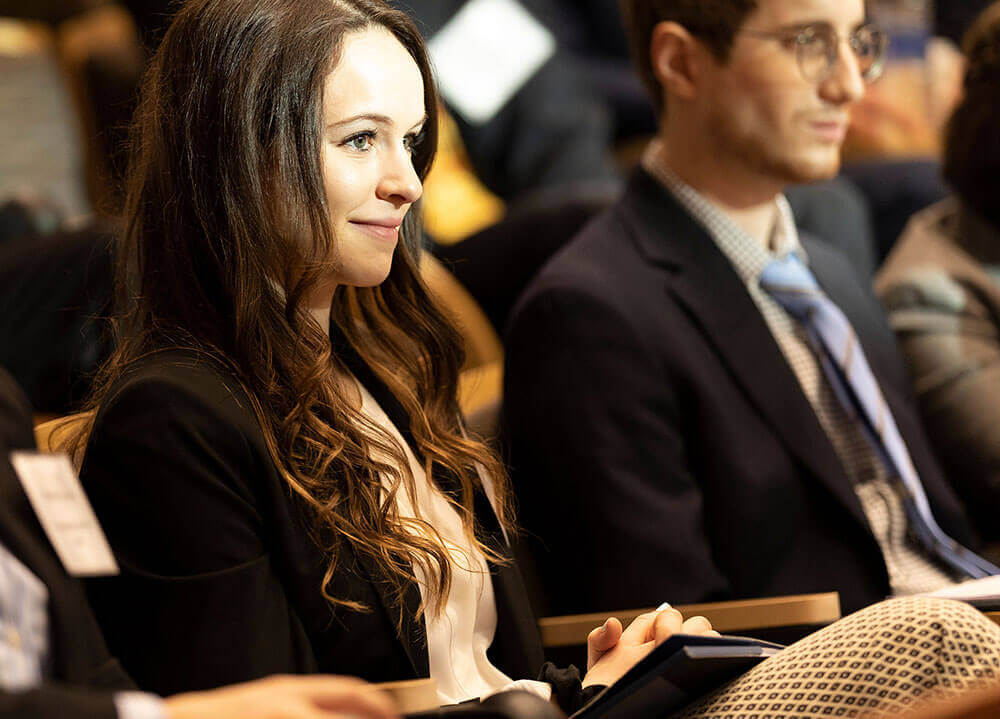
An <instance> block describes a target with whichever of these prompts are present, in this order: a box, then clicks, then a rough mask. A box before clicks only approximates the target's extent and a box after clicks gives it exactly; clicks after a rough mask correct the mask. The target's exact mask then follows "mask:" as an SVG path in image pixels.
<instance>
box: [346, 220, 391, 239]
mask: <svg viewBox="0 0 1000 719" xmlns="http://www.w3.org/2000/svg"><path fill="white" fill-rule="evenodd" d="M351 224H352V225H354V226H355V227H357V228H358V229H360V230H363V231H365V232H367V233H369V234H371V235H374V236H375V237H378V238H380V239H383V240H391V241H393V242H395V241H396V240H398V239H399V225H388V224H381V223H377V222H359V221H357V220H351Z"/></svg>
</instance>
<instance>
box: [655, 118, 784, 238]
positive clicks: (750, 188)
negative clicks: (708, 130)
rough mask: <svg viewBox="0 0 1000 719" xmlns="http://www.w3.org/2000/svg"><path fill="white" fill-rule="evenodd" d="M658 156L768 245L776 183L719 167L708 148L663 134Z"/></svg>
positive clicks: (771, 229) (779, 187)
mask: <svg viewBox="0 0 1000 719" xmlns="http://www.w3.org/2000/svg"><path fill="white" fill-rule="evenodd" d="M659 139H660V142H661V143H662V148H661V152H660V154H659V159H660V161H661V162H664V163H665V164H666V165H667V167H668V168H669V169H670V171H671V172H673V173H674V174H675V175H677V177H679V178H680V179H681V180H682V181H683V182H684V183H685V184H687V185H689V186H690V187H692V188H693V189H694V190H696V191H697V192H698V193H699V194H700V195H701V196H702V197H704V198H706V199H708V200H710V201H711V202H712V203H713V204H714V205H716V206H717V207H718V208H719V209H720V210H721V211H722V212H724V213H725V214H726V215H727V216H728V217H729V218H730V219H731V220H732V221H733V222H735V223H736V224H737V225H738V226H739V227H740V228H741V229H742V230H743V231H744V232H746V233H747V234H748V235H749V236H750V237H752V238H754V239H755V240H757V241H758V242H760V243H761V244H762V245H763V246H764V247H768V246H769V245H770V240H771V234H772V231H773V229H774V223H775V221H776V207H775V204H774V200H775V197H777V195H779V194H780V193H781V191H782V187H781V186H780V185H778V184H776V183H773V182H768V181H767V180H762V179H761V178H760V177H759V176H753V177H750V176H748V175H747V173H745V172H743V171H742V169H741V168H738V167H732V166H730V167H722V166H720V165H719V164H718V163H717V161H716V160H715V156H714V154H713V153H712V152H710V151H704V150H702V148H700V147H698V145H697V143H689V142H680V141H678V140H675V141H674V142H670V141H669V140H668V138H667V136H666V135H665V134H664V133H661V134H660V137H659Z"/></svg>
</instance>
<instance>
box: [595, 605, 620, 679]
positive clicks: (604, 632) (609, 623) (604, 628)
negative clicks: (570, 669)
mask: <svg viewBox="0 0 1000 719" xmlns="http://www.w3.org/2000/svg"><path fill="white" fill-rule="evenodd" d="M621 638H622V623H621V621H620V620H619V619H618V618H617V617H608V619H607V620H606V621H605V622H604V624H602V625H601V626H599V627H597V629H594V630H593V631H592V632H591V633H590V634H588V635H587V668H588V669H589V668H590V667H592V666H594V663H595V662H597V660H598V659H600V658H601V655H603V654H604V653H605V652H606V651H608V650H610V649H613V648H614V647H615V646H617V644H618V642H619V641H620V640H621Z"/></svg>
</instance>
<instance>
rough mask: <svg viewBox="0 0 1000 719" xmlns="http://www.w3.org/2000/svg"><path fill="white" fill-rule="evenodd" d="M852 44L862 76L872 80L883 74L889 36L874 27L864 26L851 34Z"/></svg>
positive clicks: (869, 80)
mask: <svg viewBox="0 0 1000 719" xmlns="http://www.w3.org/2000/svg"><path fill="white" fill-rule="evenodd" d="M850 44H851V50H853V51H854V55H855V57H856V58H857V59H858V69H859V70H860V71H861V77H863V78H864V79H865V80H866V81H867V82H871V81H873V80H875V79H876V78H877V77H878V76H879V75H881V74H882V68H883V66H884V65H885V51H886V47H887V45H888V38H887V37H886V35H885V34H884V33H882V32H881V31H879V30H876V29H875V28H873V27H867V26H866V27H862V28H859V29H858V30H857V32H855V33H854V34H853V35H851V39H850Z"/></svg>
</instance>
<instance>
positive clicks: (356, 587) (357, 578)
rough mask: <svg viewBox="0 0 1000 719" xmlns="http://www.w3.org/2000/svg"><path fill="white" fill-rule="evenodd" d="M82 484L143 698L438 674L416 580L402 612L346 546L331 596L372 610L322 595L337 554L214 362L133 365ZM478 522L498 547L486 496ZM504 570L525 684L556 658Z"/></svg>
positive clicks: (504, 603)
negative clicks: (314, 679) (319, 678)
mask: <svg viewBox="0 0 1000 719" xmlns="http://www.w3.org/2000/svg"><path fill="white" fill-rule="evenodd" d="M355 371H356V374H357V375H358V378H359V380H360V381H361V382H362V383H363V384H365V386H366V387H368V389H369V391H371V392H372V394H373V395H374V396H375V397H376V399H377V400H378V401H379V403H380V405H381V406H382V407H383V409H384V410H385V411H386V413H387V414H388V415H389V417H390V418H391V419H392V420H393V421H394V422H395V423H396V425H397V427H398V428H399V429H400V431H401V432H402V433H403V436H404V438H407V439H408V441H409V434H408V432H409V429H408V423H407V422H406V415H405V413H404V412H403V411H402V409H401V407H400V406H399V405H398V403H397V402H396V401H395V400H394V398H393V397H392V396H391V394H389V393H388V392H387V391H386V389H385V387H384V386H383V385H381V384H378V383H377V382H376V381H375V379H374V377H373V376H372V375H371V373H370V372H368V371H367V368H365V367H363V366H361V367H357V368H355ZM81 476H82V480H83V483H84V486H85V488H86V490H87V492H88V494H89V496H90V498H91V501H92V502H93V504H94V508H95V510H96V512H97V515H98V517H99V518H100V520H101V523H102V525H103V527H104V529H105V531H106V532H107V535H108V538H109V540H110V542H111V545H112V547H113V548H114V552H115V555H116V557H117V559H118V562H119V564H120V566H121V575H120V576H118V577H114V578H109V579H98V580H93V581H91V582H90V583H89V585H88V593H89V596H90V599H91V602H92V603H93V606H94V609H95V611H96V613H97V616H98V619H99V621H100V623H101V626H102V628H103V629H104V632H105V635H106V637H107V641H108V645H109V646H110V648H111V651H112V652H113V653H114V654H115V655H116V656H117V657H119V658H120V660H121V661H122V663H123V664H124V666H125V668H126V669H127V670H128V671H129V673H130V674H131V675H132V676H133V677H134V679H135V680H136V682H137V683H138V684H139V685H140V686H141V687H142V688H144V689H147V690H150V691H155V692H158V693H160V694H172V693H174V692H179V691H187V690H196V689H203V688H208V687H215V686H219V685H222V684H228V683H232V682H238V681H244V680H249V679H254V678H257V677H262V676H265V675H268V674H272V673H312V672H331V673H339V674H352V675H356V676H360V677H362V678H364V679H367V680H370V681H388V680H397V679H407V678H415V677H425V676H428V675H429V667H428V658H427V649H426V643H425V632H424V624H423V621H422V620H418V619H417V618H416V616H415V611H416V608H417V606H418V604H419V601H420V597H419V592H418V589H417V587H416V584H413V585H411V587H410V591H409V592H408V594H407V596H406V598H405V607H404V608H402V609H401V610H398V609H397V610H394V609H393V607H394V604H393V603H392V601H391V599H390V598H389V597H388V596H387V593H386V592H387V590H388V588H387V584H386V581H385V577H384V575H382V574H380V572H379V570H378V569H377V568H376V567H375V566H373V565H371V564H370V563H369V562H366V561H364V560H363V559H362V558H361V557H360V556H356V555H354V554H352V553H351V552H350V547H349V545H345V546H346V549H345V552H344V555H343V556H344V561H343V563H342V565H341V569H339V570H338V572H337V574H336V576H335V577H334V579H333V583H332V586H331V592H332V593H333V595H334V596H337V597H341V598H349V599H353V600H357V601H360V602H362V603H363V604H364V605H366V606H367V607H369V611H368V612H364V613H362V612H357V611H351V610H344V609H340V608H337V609H334V608H332V606H331V605H330V604H329V602H327V600H326V599H324V598H323V596H322V594H321V591H320V587H321V584H322V578H323V573H324V570H325V568H326V558H325V557H324V555H323V553H322V552H321V551H320V550H319V549H318V547H317V545H316V544H315V543H314V542H313V540H312V539H311V538H310V531H309V528H310V522H309V520H308V518H307V516H306V512H305V511H303V507H302V506H301V505H300V502H299V501H298V500H297V499H294V498H293V496H292V494H291V492H290V490H289V488H288V486H287V484H286V482H285V481H284V480H283V479H282V478H281V476H280V475H279V473H278V471H277V469H276V467H275V465H274V463H273V462H272V461H271V458H270V456H269V454H268V452H267V449H266V447H265V443H264V438H263V435H262V433H261V430H260V427H259V425H258V422H257V420H256V418H255V416H254V414H253V412H252V410H251V406H250V403H249V401H248V399H247V395H246V393H245V392H244V390H243V389H241V385H240V383H239V382H238V381H237V380H236V377H235V375H234V374H233V373H232V372H231V371H229V370H227V369H225V368H223V367H222V366H220V365H218V364H217V363H215V362H214V361H212V360H210V359H207V358H205V357H203V356H199V355H197V354H195V353H190V352H183V351H178V350H171V351H165V352H160V353H155V354H153V355H150V356H148V357H146V358H144V359H143V360H141V361H140V362H138V363H137V364H136V365H134V366H133V367H132V368H131V369H130V370H129V371H128V372H127V374H125V375H124V376H123V377H122V378H120V379H119V380H118V381H117V382H116V383H115V384H114V385H113V386H112V387H111V389H110V392H109V393H108V395H107V397H106V399H105V400H104V402H103V403H102V404H101V407H100V409H99V411H98V414H97V418H96V422H95V425H94V427H93V430H92V432H91V435H90V438H89V442H88V445H87V451H86V455H85V459H84V463H83V467H82V471H81ZM477 516H478V519H479V520H480V522H481V523H482V525H483V526H484V527H485V528H486V530H487V531H488V532H492V533H493V534H494V536H498V535H499V525H498V524H497V522H496V518H495V516H494V515H493V513H492V511H490V509H489V504H488V502H487V501H486V500H485V497H480V501H479V503H478V504H477ZM498 541H501V542H502V539H499V540H498ZM492 571H493V586H494V589H495V593H496V600H497V612H498V626H497V634H496V638H495V640H494V642H493V645H492V647H491V648H490V658H491V660H492V661H493V662H494V664H496V665H497V666H498V667H499V668H500V669H502V670H503V671H504V672H505V673H507V674H508V675H509V676H512V677H513V678H515V679H517V678H535V677H536V676H537V674H538V671H539V669H540V667H541V664H542V651H541V644H540V641H539V638H538V631H537V626H536V624H535V619H534V617H533V616H532V612H531V610H530V607H529V605H528V601H527V599H526V593H525V590H524V586H523V583H522V580H521V577H520V575H519V573H518V570H517V568H516V567H515V566H502V567H497V566H493V567H492ZM400 614H402V626H403V631H402V632H397V630H396V627H397V623H398V622H397V620H398V619H399V617H400ZM577 686H578V685H577Z"/></svg>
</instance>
